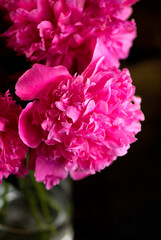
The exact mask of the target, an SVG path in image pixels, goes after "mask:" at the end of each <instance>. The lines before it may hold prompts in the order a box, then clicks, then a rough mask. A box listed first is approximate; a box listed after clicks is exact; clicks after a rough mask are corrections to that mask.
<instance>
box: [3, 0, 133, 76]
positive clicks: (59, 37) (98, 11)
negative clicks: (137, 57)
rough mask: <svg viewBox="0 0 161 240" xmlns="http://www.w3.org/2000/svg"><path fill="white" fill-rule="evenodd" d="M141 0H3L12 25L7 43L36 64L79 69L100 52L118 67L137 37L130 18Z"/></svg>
mask: <svg viewBox="0 0 161 240" xmlns="http://www.w3.org/2000/svg"><path fill="white" fill-rule="evenodd" d="M135 2H137V0H0V6H2V7H4V8H5V9H6V10H7V11H8V14H9V18H10V20H11V26H10V27H9V29H8V30H7V31H6V32H5V33H4V34H3V35H4V36H6V37H7V38H8V46H9V47H12V48H14V50H15V51H17V52H18V53H19V54H25V55H26V57H27V58H29V59H30V60H31V61H34V62H40V63H45V64H46V65H49V66H57V65H60V64H61V65H64V66H66V67H67V68H68V69H69V71H70V72H71V73H74V72H78V73H81V72H82V71H83V70H84V69H85V68H86V67H87V65H88V64H89V62H90V61H94V60H95V59H97V58H99V57H100V56H102V55H104V56H105V61H106V64H108V65H109V66H116V67H118V66H119V59H124V58H126V57H127V56H128V53H129V49H130V47H131V45H132V42H133V40H134V38H135V37H136V26H135V22H134V20H130V21H129V20H127V19H128V17H129V16H130V15H131V12H132V8H131V6H132V4H134V3H135Z"/></svg>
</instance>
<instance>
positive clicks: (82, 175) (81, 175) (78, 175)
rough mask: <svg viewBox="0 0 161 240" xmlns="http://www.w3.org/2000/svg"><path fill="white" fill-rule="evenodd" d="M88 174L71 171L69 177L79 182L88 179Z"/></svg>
mask: <svg viewBox="0 0 161 240" xmlns="http://www.w3.org/2000/svg"><path fill="white" fill-rule="evenodd" d="M89 175H90V174H87V173H84V172H76V171H71V172H70V176H71V178H72V179H73V180H81V179H83V178H85V177H88V176H89Z"/></svg>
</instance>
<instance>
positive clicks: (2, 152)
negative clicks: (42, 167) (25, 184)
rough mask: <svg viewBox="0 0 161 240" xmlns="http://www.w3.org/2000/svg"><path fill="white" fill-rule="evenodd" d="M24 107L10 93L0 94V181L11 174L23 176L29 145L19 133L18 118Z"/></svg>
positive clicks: (25, 171)
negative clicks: (18, 104)
mask: <svg viewBox="0 0 161 240" xmlns="http://www.w3.org/2000/svg"><path fill="white" fill-rule="evenodd" d="M21 111H22V109H21V108H20V106H17V105H16V103H15V101H13V99H12V97H11V96H10V95H9V92H8V91H7V92H6V94H5V95H4V96H3V95H0V183H1V182H2V179H3V178H7V177H8V176H9V175H10V174H18V175H19V176H23V175H24V174H26V173H27V170H26V163H25V161H26V160H25V158H26V153H27V150H28V147H27V146H26V145H25V144H24V143H23V142H22V140H21V139H20V137H19V134H18V119H19V115H20V113H21Z"/></svg>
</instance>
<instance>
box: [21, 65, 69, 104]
mask: <svg viewBox="0 0 161 240" xmlns="http://www.w3.org/2000/svg"><path fill="white" fill-rule="evenodd" d="M59 76H61V77H63V76H66V77H67V78H71V75H70V74H69V72H68V70H67V69H66V68H65V67H64V66H58V67H54V68H52V67H49V66H45V65H42V64H34V65H33V67H32V68H31V69H29V70H28V71H26V72H25V73H24V74H23V75H22V76H21V77H20V78H19V79H18V82H17V84H16V94H17V96H19V97H20V98H21V99H22V100H33V99H36V98H39V95H40V91H41V90H42V89H43V88H44V86H45V85H46V84H48V83H51V82H53V81H55V80H56V79H58V78H59Z"/></svg>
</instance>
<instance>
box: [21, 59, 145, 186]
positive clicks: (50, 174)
mask: <svg viewBox="0 0 161 240" xmlns="http://www.w3.org/2000/svg"><path fill="white" fill-rule="evenodd" d="M134 93H135V87H134V86H133V85H132V80H131V77H130V74H129V71H128V70H127V69H123V70H122V71H121V70H119V69H117V68H116V67H112V68H108V67H107V66H106V65H104V63H103V58H100V59H99V60H98V61H95V62H93V63H92V64H90V65H89V66H88V67H87V68H86V69H85V71H84V72H83V73H82V74H81V75H78V76H77V75H74V76H72V75H71V74H70V73H69V71H68V70H67V69H66V67H64V66H57V67H49V66H45V65H41V64H35V65H33V67H32V68H31V69H30V70H28V71H27V72H25V73H24V74H23V75H22V76H21V77H20V78H19V80H18V82H17V84H16V94H17V95H18V96H19V97H20V98H21V99H22V100H27V101H30V102H29V103H28V104H27V106H26V108H24V109H23V111H22V113H21V115H20V119H19V134H20V137H21V139H22V140H23V141H24V143H25V144H26V145H28V146H29V147H30V148H32V149H33V150H32V151H31V152H32V154H31V156H30V161H31V162H30V164H31V165H32V167H33V168H35V177H36V180H37V181H41V182H44V183H45V184H46V188H47V189H49V188H51V187H52V186H53V185H56V184H58V183H59V181H60V180H61V179H65V178H66V177H67V175H68V174H70V175H71V177H72V178H73V179H75V180H76V179H81V178H84V177H86V176H88V175H90V174H94V173H96V172H99V171H101V170H102V169H104V168H105V167H106V166H109V165H110V164H111V163H112V162H113V161H114V160H116V158H117V157H118V156H122V155H124V154H126V153H127V150H128V149H129V147H130V144H131V143H133V142H134V141H135V140H136V138H135V135H136V134H137V133H138V132H139V131H140V130H141V125H140V120H144V115H143V113H142V111H141V110H140V102H141V99H140V98H139V97H135V96H134Z"/></svg>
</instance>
